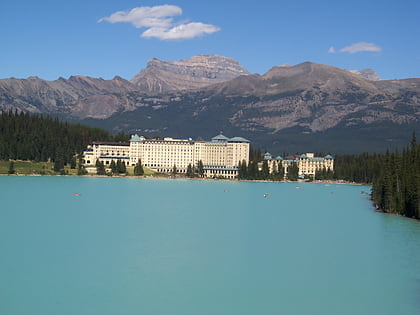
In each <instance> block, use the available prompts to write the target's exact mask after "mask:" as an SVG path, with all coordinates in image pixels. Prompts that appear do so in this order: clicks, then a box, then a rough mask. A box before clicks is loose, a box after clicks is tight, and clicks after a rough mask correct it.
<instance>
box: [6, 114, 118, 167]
mask: <svg viewBox="0 0 420 315" xmlns="http://www.w3.org/2000/svg"><path fill="white" fill-rule="evenodd" d="M120 136H121V135H119V137H120ZM98 140H102V141H106V140H114V139H113V138H112V137H111V135H110V133H109V132H108V131H105V130H102V129H99V128H91V127H87V126H83V125H80V124H69V123H67V122H62V121H60V120H59V119H58V118H51V117H44V116H41V115H33V114H28V113H24V112H20V113H18V112H12V111H2V112H1V114H0V160H29V161H36V162H43V161H53V162H54V163H55V167H56V165H57V168H58V169H60V168H61V167H60V166H64V165H65V164H67V163H74V156H75V155H77V154H80V153H81V152H82V151H83V150H84V149H86V146H87V145H88V144H89V143H91V142H92V141H98ZM72 161H73V162H72Z"/></svg>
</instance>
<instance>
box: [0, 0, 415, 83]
mask: <svg viewBox="0 0 420 315" xmlns="http://www.w3.org/2000/svg"><path fill="white" fill-rule="evenodd" d="M419 12H420V1H418V0H399V1H397V0H392V1H389V0H363V1H361V0H352V1H340V0H335V1H331V0H329V1H324V0H318V1H316V0H311V1H307V0H294V1H292V0H288V1H283V0H259V1H255V0H254V1H248V0H241V1H239V0H211V1H209V0H167V1H156V0H148V1H139V0H136V1H133V0H72V1H57V0H54V1H52V0H39V1H33V0H15V1H2V3H1V4H0V39H1V41H0V78H9V77H15V78H27V77H29V76H38V77H40V78H42V79H46V80H56V79H58V78H59V77H64V78H68V77H70V76H72V75H85V76H91V77H101V78H104V79H112V78H113V77H114V76H117V75H118V76H121V77H123V78H125V79H131V78H132V77H134V76H135V75H136V74H137V73H138V72H139V71H140V70H141V69H144V68H146V66H147V60H149V59H152V58H158V59H161V60H168V61H178V60H182V59H188V58H190V57H192V56H195V55H201V54H218V55H223V56H227V57H231V58H234V59H236V60H237V61H238V62H239V63H240V64H241V65H242V66H243V67H245V68H246V69H247V70H248V71H250V72H251V73H258V74H264V73H265V72H267V71H268V70H269V69H270V68H272V67H274V66H278V65H281V64H291V65H296V64H299V63H302V62H305V61H312V62H317V63H322V64H327V65H332V66H336V67H339V68H342V69H349V70H361V69H365V68H371V69H373V70H374V71H376V72H377V74H378V75H379V76H380V77H381V78H383V79H404V78H414V77H416V78H418V77H420V18H419Z"/></svg>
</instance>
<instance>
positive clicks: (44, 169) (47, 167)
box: [0, 161, 156, 176]
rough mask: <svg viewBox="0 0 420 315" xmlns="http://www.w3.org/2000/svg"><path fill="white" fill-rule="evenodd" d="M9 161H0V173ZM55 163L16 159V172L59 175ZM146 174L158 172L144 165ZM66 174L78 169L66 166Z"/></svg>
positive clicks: (6, 167)
mask: <svg viewBox="0 0 420 315" xmlns="http://www.w3.org/2000/svg"><path fill="white" fill-rule="evenodd" d="M9 165H10V162H9V161H0V174H7V173H8V171H9ZM53 167H54V163H52V162H31V161H14V169H15V174H17V175H59V173H57V172H54V170H53ZM143 169H144V175H145V176H148V175H156V172H155V171H153V170H151V169H150V168H147V167H143ZM64 170H65V171H66V174H68V175H73V176H74V175H77V169H70V166H69V165H67V166H65V167H64ZM133 171H134V167H132V166H128V167H127V175H128V176H133V173H134V172H133Z"/></svg>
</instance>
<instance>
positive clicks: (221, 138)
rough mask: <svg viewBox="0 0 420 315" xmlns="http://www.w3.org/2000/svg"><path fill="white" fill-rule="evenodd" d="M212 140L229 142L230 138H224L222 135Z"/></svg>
mask: <svg viewBox="0 0 420 315" xmlns="http://www.w3.org/2000/svg"><path fill="white" fill-rule="evenodd" d="M211 140H212V141H228V140H229V138H228V137H226V136H224V135H222V134H220V135H218V136H216V137H213V138H211Z"/></svg>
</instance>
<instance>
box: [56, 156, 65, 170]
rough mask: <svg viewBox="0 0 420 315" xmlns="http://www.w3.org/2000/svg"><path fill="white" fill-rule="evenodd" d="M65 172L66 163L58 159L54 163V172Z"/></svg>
mask: <svg viewBox="0 0 420 315" xmlns="http://www.w3.org/2000/svg"><path fill="white" fill-rule="evenodd" d="M62 170H64V161H63V160H62V159H61V158H58V159H56V160H55V161H54V172H60V173H61V171H62Z"/></svg>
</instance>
